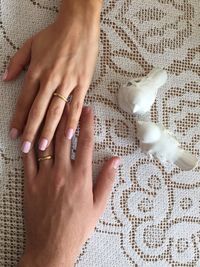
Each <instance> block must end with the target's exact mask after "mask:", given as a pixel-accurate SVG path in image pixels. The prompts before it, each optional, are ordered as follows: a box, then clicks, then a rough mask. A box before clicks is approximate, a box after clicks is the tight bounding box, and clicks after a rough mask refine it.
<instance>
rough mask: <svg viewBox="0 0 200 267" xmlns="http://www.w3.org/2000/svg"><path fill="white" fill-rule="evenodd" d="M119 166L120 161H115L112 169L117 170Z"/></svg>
mask: <svg viewBox="0 0 200 267" xmlns="http://www.w3.org/2000/svg"><path fill="white" fill-rule="evenodd" d="M119 165H120V159H115V160H114V162H113V168H114V169H115V170H117V168H118V167H119Z"/></svg>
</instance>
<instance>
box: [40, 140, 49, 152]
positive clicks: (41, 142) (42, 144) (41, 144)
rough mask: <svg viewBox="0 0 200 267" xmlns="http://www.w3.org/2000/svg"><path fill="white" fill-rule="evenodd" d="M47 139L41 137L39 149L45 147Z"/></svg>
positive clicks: (42, 149)
mask: <svg viewBox="0 0 200 267" xmlns="http://www.w3.org/2000/svg"><path fill="white" fill-rule="evenodd" d="M47 145H48V140H47V139H45V138H43V139H41V141H40V143H39V150H41V151H44V150H45V149H46V148H47Z"/></svg>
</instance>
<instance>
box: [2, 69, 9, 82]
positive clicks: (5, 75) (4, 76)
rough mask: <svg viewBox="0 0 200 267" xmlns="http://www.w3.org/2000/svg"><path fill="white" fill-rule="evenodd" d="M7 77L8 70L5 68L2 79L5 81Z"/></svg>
mask: <svg viewBox="0 0 200 267" xmlns="http://www.w3.org/2000/svg"><path fill="white" fill-rule="evenodd" d="M7 77H8V70H5V72H4V74H3V77H2V80H3V81H5V80H6V78H7Z"/></svg>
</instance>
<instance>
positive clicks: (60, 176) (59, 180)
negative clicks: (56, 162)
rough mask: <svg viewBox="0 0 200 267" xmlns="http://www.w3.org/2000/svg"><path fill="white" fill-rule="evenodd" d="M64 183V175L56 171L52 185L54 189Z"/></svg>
mask: <svg viewBox="0 0 200 267" xmlns="http://www.w3.org/2000/svg"><path fill="white" fill-rule="evenodd" d="M64 184H65V177H64V175H63V174H62V173H60V172H57V173H56V174H55V176H54V186H55V189H60V188H61V187H63V186H64Z"/></svg>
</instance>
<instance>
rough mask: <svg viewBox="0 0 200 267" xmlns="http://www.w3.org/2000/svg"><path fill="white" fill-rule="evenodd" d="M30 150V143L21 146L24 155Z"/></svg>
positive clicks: (26, 142)
mask: <svg viewBox="0 0 200 267" xmlns="http://www.w3.org/2000/svg"><path fill="white" fill-rule="evenodd" d="M30 149H31V142H29V141H25V142H24V143H23V144H22V152H24V153H28V152H29V151H30Z"/></svg>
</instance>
